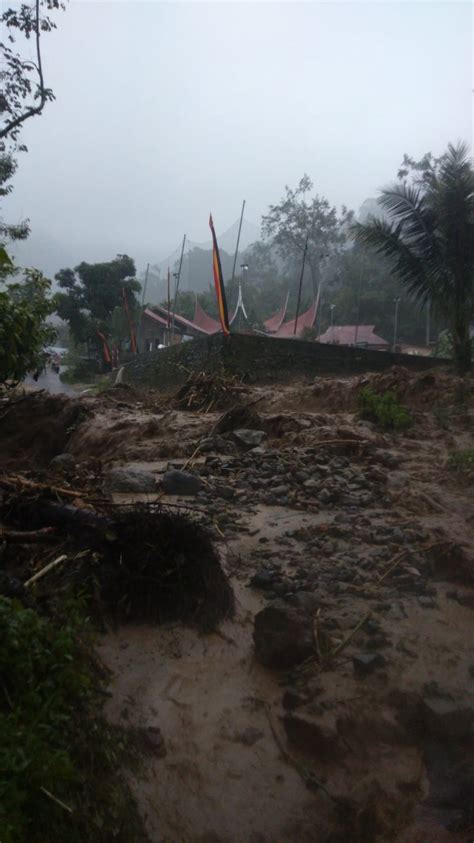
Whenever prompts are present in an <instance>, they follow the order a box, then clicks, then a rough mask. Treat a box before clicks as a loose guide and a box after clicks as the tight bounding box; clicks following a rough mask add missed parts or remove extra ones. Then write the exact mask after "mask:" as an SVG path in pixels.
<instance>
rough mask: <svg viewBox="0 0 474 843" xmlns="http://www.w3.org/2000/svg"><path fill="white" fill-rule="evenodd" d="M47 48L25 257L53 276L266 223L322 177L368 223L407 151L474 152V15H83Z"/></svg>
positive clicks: (155, 6) (127, 5) (28, 191)
mask: <svg viewBox="0 0 474 843" xmlns="http://www.w3.org/2000/svg"><path fill="white" fill-rule="evenodd" d="M55 17H56V20H57V25H58V28H57V30H56V31H55V32H54V33H52V34H51V35H48V36H46V37H45V38H44V41H43V60H44V67H45V78H46V84H47V85H49V86H50V87H51V88H52V89H53V90H54V93H55V95H56V101H55V102H54V103H52V104H48V105H47V106H46V108H45V110H44V113H43V115H42V116H41V117H40V118H37V119H35V120H31V121H29V122H28V123H27V124H25V127H24V130H23V132H22V140H24V142H25V143H26V144H27V146H28V153H27V154H24V155H21V156H20V161H19V169H18V172H17V174H16V176H15V180H14V191H13V193H12V195H11V197H10V198H9V199H8V201H7V202H6V203H5V204H6V208H5V213H6V216H7V217H8V218H9V220H10V221H11V222H15V221H16V220H18V219H21V218H24V217H29V219H30V221H31V226H32V234H31V236H30V238H29V239H28V240H27V241H26V242H25V243H21V244H20V243H17V244H15V246H14V253H15V255H16V256H17V257H18V258H19V259H20V260H22V261H23V262H27V263H30V264H35V265H37V266H40V268H41V269H43V271H44V272H46V273H48V274H50V275H52V274H54V273H55V272H56V271H57V270H58V269H59V268H60V267H61V266H66V265H69V266H70V265H75V264H76V263H78V262H79V261H81V260H87V261H96V260H109V259H111V258H112V257H113V256H114V255H115V254H116V253H127V254H129V255H131V256H132V257H133V258H135V260H136V262H137V268H138V270H141V269H143V266H144V265H145V264H146V262H147V261H150V262H156V261H160V260H162V259H163V258H166V256H167V255H168V254H170V253H171V252H173V251H174V250H175V249H176V247H177V246H178V245H179V243H180V240H181V238H182V236H183V233H184V232H186V233H187V235H188V237H189V238H190V239H191V240H193V241H195V242H201V241H208V240H209V229H208V214H209V211H210V210H212V212H213V215H214V220H215V224H216V228H217V231H218V233H219V232H224V231H225V230H226V229H228V228H229V227H230V226H231V225H232V224H233V223H234V222H235V220H236V219H237V218H238V216H239V213H240V208H241V204H242V200H243V199H244V198H245V199H246V202H247V205H246V219H247V220H248V221H249V222H251V223H253V224H255V233H256V234H258V229H259V226H260V218H261V215H262V213H264V212H265V211H266V209H267V207H268V205H269V204H270V203H275V202H277V201H278V200H279V199H280V198H281V196H282V194H283V190H284V186H285V184H288V185H290V186H296V184H297V183H298V181H299V179H300V178H301V177H302V175H303V173H305V172H306V173H308V174H309V175H310V177H311V178H312V179H313V181H314V183H315V189H316V191H317V192H318V193H320V194H323V195H325V196H326V197H327V198H328V199H329V201H330V202H331V203H332V204H335V205H337V206H340V205H342V204H345V205H346V206H348V207H349V208H353V209H354V210H356V211H357V210H358V208H359V207H360V205H361V203H362V202H363V201H364V200H365V199H366V198H367V197H371V196H374V195H376V191H377V188H379V187H380V186H382V185H384V184H386V183H387V181H389V180H390V178H391V177H395V175H396V172H397V168H398V166H399V164H400V162H401V160H402V157H403V154H404V153H405V152H407V153H409V154H410V155H413V156H414V157H417V156H418V157H419V156H421V155H422V154H423V153H424V152H426V151H428V150H431V151H432V152H433V153H436V154H438V153H441V152H442V151H444V149H445V148H446V145H447V143H448V142H449V141H453V142H454V141H456V140H458V139H462V140H465V141H467V142H469V143H471V137H472V105H471V100H472V92H471V89H472V7H471V5H470V4H469V3H462V2H461V3H457V2H445V3H430V2H420V3H411V2H402V3H388V4H385V3H374V2H369V3H359V2H354V3H337V2H335V3H330V4H329V3H302V4H300V3H235V4H234V3H225V2H222V3H180V2H178V3H158V2H154V3H151V2H150V3H141V2H120V3H117V2H114V3H112V2H108V3H95V2H94V3H92V2H89V3H80V2H74V0H73V1H72V2H71V3H69V4H68V5H67V8H66V11H65V12H64V13H61V14H57V15H56V16H55Z"/></svg>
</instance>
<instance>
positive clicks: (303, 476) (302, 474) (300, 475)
mask: <svg viewBox="0 0 474 843" xmlns="http://www.w3.org/2000/svg"><path fill="white" fill-rule="evenodd" d="M295 477H296V479H297V480H299V481H300V483H304V482H305V481H306V480H309V479H310V476H309V474H308V472H307V471H297V472H296V474H295Z"/></svg>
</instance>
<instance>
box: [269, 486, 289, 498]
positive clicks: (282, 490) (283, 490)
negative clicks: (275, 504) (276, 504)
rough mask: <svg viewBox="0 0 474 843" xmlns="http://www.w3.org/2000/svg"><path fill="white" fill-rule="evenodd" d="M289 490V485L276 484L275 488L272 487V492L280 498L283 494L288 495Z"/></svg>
mask: <svg viewBox="0 0 474 843" xmlns="http://www.w3.org/2000/svg"><path fill="white" fill-rule="evenodd" d="M289 491H290V488H289V486H275V488H274V489H272V494H274V495H276V497H277V498H279V497H281V496H282V495H287V494H288V492H289Z"/></svg>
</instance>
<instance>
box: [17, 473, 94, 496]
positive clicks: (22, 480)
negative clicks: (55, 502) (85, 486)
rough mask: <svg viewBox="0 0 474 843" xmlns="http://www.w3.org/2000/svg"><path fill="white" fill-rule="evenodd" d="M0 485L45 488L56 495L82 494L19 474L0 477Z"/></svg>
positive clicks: (42, 489) (81, 494) (40, 489)
mask: <svg viewBox="0 0 474 843" xmlns="http://www.w3.org/2000/svg"><path fill="white" fill-rule="evenodd" d="M0 486H3V487H4V488H6V489H17V488H18V486H23V487H24V488H25V489H37V490H38V491H44V490H46V489H47V490H48V491H50V492H55V493H56V494H58V495H66V496H67V497H71V498H80V497H82V496H83V494H84V493H83V492H77V491H74V490H73V489H64V488H63V487H62V486H51V484H50V483H37V482H36V481H35V480H28V478H27V477H23V476H22V475H21V474H15V475H13V476H10V477H6V476H4V477H1V478H0Z"/></svg>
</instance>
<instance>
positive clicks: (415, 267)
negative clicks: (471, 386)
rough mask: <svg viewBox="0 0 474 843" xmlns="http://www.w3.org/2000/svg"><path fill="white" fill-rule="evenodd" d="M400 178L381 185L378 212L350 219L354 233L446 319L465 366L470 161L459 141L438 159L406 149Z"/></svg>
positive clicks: (471, 268)
mask: <svg viewBox="0 0 474 843" xmlns="http://www.w3.org/2000/svg"><path fill="white" fill-rule="evenodd" d="M399 178H400V179H403V181H398V182H396V183H395V184H393V185H391V186H389V187H387V188H385V189H384V190H382V193H381V197H380V199H379V204H380V205H381V207H382V210H383V212H384V217H383V218H382V219H380V218H378V219H376V218H375V217H372V218H369V221H368V222H367V223H366V224H365V225H362V224H360V223H358V224H356V225H355V226H353V228H352V231H353V234H354V236H355V237H356V239H357V241H358V242H359V243H361V244H364V245H366V246H370V247H372V248H375V249H376V250H377V251H378V252H379V253H381V254H383V255H384V256H385V257H386V258H387V259H388V261H389V262H390V266H391V270H392V272H393V273H394V274H395V275H396V276H397V277H398V279H399V280H400V283H401V284H402V285H403V287H404V288H405V289H406V290H407V291H408V293H409V294H410V295H411V296H412V297H414V298H416V299H418V300H419V301H421V302H422V303H425V304H426V303H427V302H431V304H432V306H433V309H434V310H437V311H438V312H439V313H441V314H442V315H443V316H444V318H445V319H446V320H447V322H448V324H449V328H450V332H451V334H452V339H453V353H454V359H455V362H456V366H457V370H458V372H459V374H464V373H465V372H468V371H470V369H471V366H472V343H471V338H470V333H469V327H470V322H471V320H472V318H473V315H474V280H473V279H474V168H473V165H472V161H471V158H470V155H469V152H468V149H467V147H466V146H465V145H464V144H458V145H457V146H453V145H452V144H450V145H449V146H448V150H447V152H446V153H445V154H444V155H443V156H442V157H441V158H438V159H434V158H433V157H432V156H431V155H429V154H428V155H425V156H424V158H423V159H422V160H421V161H419V162H415V161H413V160H412V159H410V158H408V157H407V156H405V159H404V162H403V165H402V169H401V170H400V172H399Z"/></svg>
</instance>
